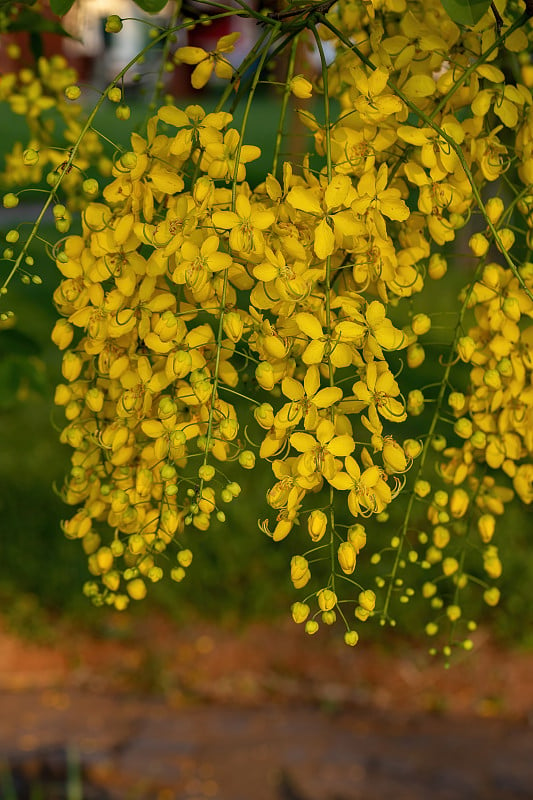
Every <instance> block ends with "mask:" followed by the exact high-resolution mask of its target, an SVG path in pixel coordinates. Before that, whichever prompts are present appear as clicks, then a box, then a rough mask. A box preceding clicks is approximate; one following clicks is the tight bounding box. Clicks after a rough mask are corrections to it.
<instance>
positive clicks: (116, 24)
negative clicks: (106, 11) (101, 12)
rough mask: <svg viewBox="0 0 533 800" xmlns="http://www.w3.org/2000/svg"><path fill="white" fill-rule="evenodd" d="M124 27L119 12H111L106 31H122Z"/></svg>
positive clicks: (106, 22) (106, 23)
mask: <svg viewBox="0 0 533 800" xmlns="http://www.w3.org/2000/svg"><path fill="white" fill-rule="evenodd" d="M123 27H124V26H123V24H122V20H121V19H120V17H119V16H118V14H110V15H109V16H108V18H107V19H106V21H105V32H106V33H120V31H121V30H122V28H123Z"/></svg>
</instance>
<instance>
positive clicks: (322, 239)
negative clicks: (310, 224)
mask: <svg viewBox="0 0 533 800" xmlns="http://www.w3.org/2000/svg"><path fill="white" fill-rule="evenodd" d="M314 250H315V253H316V254H317V256H318V258H320V259H321V260H322V261H324V260H325V259H326V258H327V257H328V256H330V255H331V254H332V253H333V251H334V250H335V234H334V233H333V231H332V230H331V228H330V226H329V225H328V223H327V222H326V220H325V219H321V220H320V222H319V223H318V225H317V226H316V228H315V242H314Z"/></svg>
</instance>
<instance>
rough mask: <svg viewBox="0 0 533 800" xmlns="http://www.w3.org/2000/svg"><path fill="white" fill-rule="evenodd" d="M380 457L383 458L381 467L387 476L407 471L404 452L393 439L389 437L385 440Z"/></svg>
mask: <svg viewBox="0 0 533 800" xmlns="http://www.w3.org/2000/svg"><path fill="white" fill-rule="evenodd" d="M381 455H382V458H383V466H384V467H385V469H386V471H387V472H388V473H389V475H393V474H394V473H395V472H405V470H406V469H407V459H406V457H405V452H404V450H403V448H402V447H400V445H399V444H398V443H397V442H395V441H394V440H393V439H391V438H389V437H387V438H385V440H384V442H383V450H382V453H381Z"/></svg>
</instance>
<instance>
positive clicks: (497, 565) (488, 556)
mask: <svg viewBox="0 0 533 800" xmlns="http://www.w3.org/2000/svg"><path fill="white" fill-rule="evenodd" d="M483 569H484V570H485V572H486V573H487V575H488V576H489V577H490V578H493V579H494V580H496V579H497V578H499V577H500V576H501V574H502V571H503V570H502V563H501V561H500V559H499V557H498V548H497V547H494V545H489V546H488V547H487V549H486V550H485V552H484V553H483Z"/></svg>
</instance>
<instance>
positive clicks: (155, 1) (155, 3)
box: [135, 0, 167, 14]
mask: <svg viewBox="0 0 533 800" xmlns="http://www.w3.org/2000/svg"><path fill="white" fill-rule="evenodd" d="M135 3H136V5H138V6H139V8H142V10H143V11H147V12H148V14H157V12H158V11H161V9H163V8H164V7H165V6H166V4H167V0H135Z"/></svg>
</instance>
